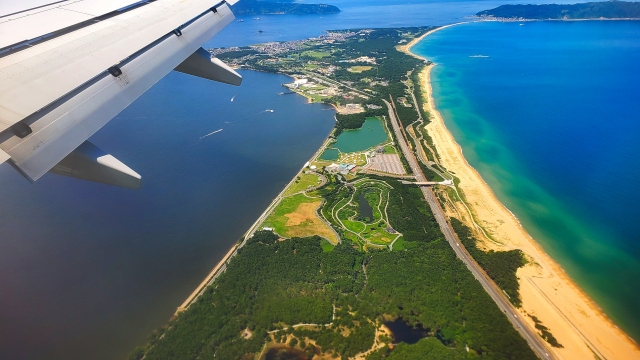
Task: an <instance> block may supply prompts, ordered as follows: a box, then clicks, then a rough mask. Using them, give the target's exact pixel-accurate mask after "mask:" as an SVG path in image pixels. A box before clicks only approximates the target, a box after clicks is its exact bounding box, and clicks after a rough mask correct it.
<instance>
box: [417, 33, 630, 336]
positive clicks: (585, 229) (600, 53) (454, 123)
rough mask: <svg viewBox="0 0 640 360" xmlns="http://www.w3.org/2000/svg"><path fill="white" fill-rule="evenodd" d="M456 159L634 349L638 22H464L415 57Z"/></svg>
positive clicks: (420, 49) (433, 37) (427, 42)
mask: <svg viewBox="0 0 640 360" xmlns="http://www.w3.org/2000/svg"><path fill="white" fill-rule="evenodd" d="M413 50H414V51H415V52H417V53H419V54H421V55H424V56H426V57H427V58H429V59H431V60H433V61H434V62H435V63H436V64H437V66H436V67H435V68H434V70H433V71H432V83H433V90H434V97H435V103H436V106H437V107H438V109H439V110H440V112H441V114H442V116H443V117H444V120H445V123H446V124H447V127H448V128H449V129H450V130H451V132H452V133H453V135H454V137H455V138H456V141H457V142H458V143H459V144H460V145H461V146H462V148H463V151H464V154H465V157H466V158H467V160H468V161H469V162H470V163H471V165H472V166H474V167H475V168H476V169H477V170H478V171H479V172H480V173H481V174H482V177H483V178H484V179H485V180H486V181H487V183H488V184H489V185H490V186H491V188H492V189H493V190H494V192H495V193H496V195H497V196H498V198H499V199H500V200H501V201H502V202H503V203H504V204H505V205H507V207H508V208H509V209H510V210H511V211H513V212H514V213H515V214H516V216H517V217H518V219H519V220H520V221H521V222H522V224H523V225H524V227H525V228H526V229H527V231H528V232H529V233H530V234H531V235H532V236H533V237H534V238H535V239H536V241H538V242H539V243H540V244H541V245H542V246H543V247H544V249H545V251H547V252H548V253H549V254H550V255H551V256H552V257H553V258H554V259H555V260H556V261H558V262H559V263H560V264H561V265H562V267H563V269H565V270H566V271H567V273H568V274H569V275H570V276H571V277H572V278H573V279H574V280H575V281H576V282H577V283H578V284H579V285H580V286H581V287H582V288H583V289H584V290H586V291H587V292H588V293H589V294H590V295H591V296H592V297H593V298H594V299H595V300H596V301H597V302H598V304H599V305H600V306H601V307H602V308H603V309H604V310H605V312H606V313H607V314H608V315H609V316H611V317H612V318H613V320H614V321H615V322H616V323H617V324H619V325H621V327H623V328H624V329H625V330H626V331H627V332H628V333H629V334H630V335H631V336H632V337H634V338H635V339H636V340H638V339H640V309H638V306H637V304H638V298H639V297H640V242H639V241H638V240H639V239H640V238H639V237H638V234H639V233H640V223H639V222H638V218H639V217H640V211H639V210H638V203H639V202H640V187H638V186H635V184H637V183H638V182H639V181H640V162H639V161H638V159H640V142H639V141H638V139H639V136H640V118H639V116H638V114H640V101H638V99H640V69H639V68H638V66H637V64H638V63H640V22H637V21H587V22H533V23H525V24H524V25H523V26H520V25H519V24H518V23H474V24H465V25H460V26H454V27H451V28H447V29H444V30H441V31H439V32H436V33H434V34H433V35H431V36H429V37H427V38H426V39H425V40H424V41H423V42H421V43H420V44H418V45H417V46H416V47H414V49H413Z"/></svg>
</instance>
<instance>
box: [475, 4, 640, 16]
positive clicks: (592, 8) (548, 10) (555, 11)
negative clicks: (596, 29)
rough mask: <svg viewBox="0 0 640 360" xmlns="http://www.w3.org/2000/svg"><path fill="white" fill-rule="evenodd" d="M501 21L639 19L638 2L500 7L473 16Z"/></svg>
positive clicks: (639, 6)
mask: <svg viewBox="0 0 640 360" xmlns="http://www.w3.org/2000/svg"><path fill="white" fill-rule="evenodd" d="M475 16H476V17H479V18H482V19H502V20H587V19H640V2H627V1H603V2H590V3H582V4H573V5H564V4H546V5H501V6H498V7H497V8H495V9H491V10H484V11H481V12H479V13H477V14H476V15H475Z"/></svg>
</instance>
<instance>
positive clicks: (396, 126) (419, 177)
mask: <svg viewBox="0 0 640 360" xmlns="http://www.w3.org/2000/svg"><path fill="white" fill-rule="evenodd" d="M383 101H384V103H385V104H386V105H387V109H388V110H389V119H390V120H391V126H392V127H393V131H394V133H395V134H396V139H397V142H398V145H399V146H400V149H401V150H402V153H403V154H404V156H405V158H406V159H407V162H408V163H409V166H410V167H411V170H412V171H413V173H414V174H415V176H416V181H418V182H423V181H426V178H425V176H424V174H423V173H422V170H421V169H420V167H419V166H418V161H417V160H416V157H415V156H414V154H413V152H412V151H411V150H410V149H409V146H408V145H407V140H406V139H405V137H404V134H403V132H402V130H401V126H402V125H401V124H400V122H399V121H398V119H397V118H396V116H395V112H394V110H393V107H392V106H391V104H390V103H389V102H388V101H386V100H383ZM420 189H421V190H422V194H423V195H424V197H425V199H426V200H427V203H428V204H429V206H430V207H431V211H432V212H433V215H434V216H435V218H436V221H438V225H440V229H441V230H442V233H443V234H444V236H445V238H446V239H447V241H448V242H449V245H451V247H452V248H453V251H454V252H455V253H456V255H457V256H458V258H460V260H462V262H464V264H465V265H466V266H467V268H468V269H469V270H470V271H471V273H472V274H473V276H474V277H475V278H476V279H477V280H478V281H479V282H480V284H481V285H482V287H483V288H484V290H485V291H486V292H487V293H488V294H489V296H491V298H492V299H493V301H494V302H495V303H496V305H498V307H499V308H500V310H502V312H504V313H505V314H506V315H507V319H509V321H510V322H511V324H513V327H515V329H516V330H517V331H518V332H519V333H520V335H521V336H522V337H523V338H524V339H525V340H526V341H527V343H529V346H530V347H531V349H533V351H535V353H536V354H537V355H538V356H539V357H540V358H541V359H553V356H551V354H550V353H549V351H548V350H547V347H546V346H545V344H544V342H543V341H544V340H542V339H541V338H540V337H539V336H538V334H536V333H535V332H534V331H533V330H531V329H530V328H529V327H528V326H527V324H526V323H525V322H524V320H523V319H521V318H520V317H519V316H518V312H517V310H516V309H515V308H514V307H513V306H512V305H511V303H510V302H509V300H508V299H507V298H506V297H505V296H504V295H503V293H502V290H500V288H498V286H497V285H496V284H495V283H494V282H493V280H491V278H489V276H488V275H487V274H486V273H485V272H484V270H483V269H482V268H481V267H480V265H478V263H476V262H475V260H473V258H472V257H471V255H469V253H468V252H467V251H466V249H465V248H464V246H463V245H462V244H460V243H459V242H458V239H457V238H456V236H455V233H454V231H453V229H452V228H451V226H450V225H449V223H448V222H447V218H446V216H445V215H444V212H443V211H442V208H440V205H439V204H438V202H437V200H436V196H435V194H434V193H433V191H432V190H431V188H429V187H421V188H420Z"/></svg>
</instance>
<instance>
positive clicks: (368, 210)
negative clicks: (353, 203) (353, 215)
mask: <svg viewBox="0 0 640 360" xmlns="http://www.w3.org/2000/svg"><path fill="white" fill-rule="evenodd" d="M369 192H371V190H369V191H363V192H361V193H360V196H359V197H358V210H359V212H360V216H362V217H364V218H367V222H369V221H372V220H373V208H372V207H371V204H369V202H368V201H367V198H366V194H367V193H369Z"/></svg>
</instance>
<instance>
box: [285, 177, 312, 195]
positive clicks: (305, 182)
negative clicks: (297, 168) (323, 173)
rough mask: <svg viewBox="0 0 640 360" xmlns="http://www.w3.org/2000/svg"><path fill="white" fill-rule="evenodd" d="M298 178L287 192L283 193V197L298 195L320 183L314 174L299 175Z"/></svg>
mask: <svg viewBox="0 0 640 360" xmlns="http://www.w3.org/2000/svg"><path fill="white" fill-rule="evenodd" d="M299 177H300V179H296V180H295V181H294V182H293V184H291V186H289V188H288V189H287V191H285V193H284V196H289V195H293V194H295V193H299V192H301V191H303V190H307V188H309V187H310V186H316V185H318V184H319V183H320V177H319V176H318V175H316V174H300V175H299Z"/></svg>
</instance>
